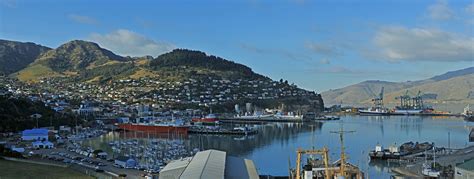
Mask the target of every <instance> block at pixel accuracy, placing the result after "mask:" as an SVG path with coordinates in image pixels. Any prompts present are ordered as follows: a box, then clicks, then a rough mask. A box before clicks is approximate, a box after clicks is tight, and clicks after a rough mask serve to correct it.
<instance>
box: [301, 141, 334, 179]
mask: <svg viewBox="0 0 474 179" xmlns="http://www.w3.org/2000/svg"><path fill="white" fill-rule="evenodd" d="M328 152H329V150H328V148H326V147H323V149H321V150H314V149H313V150H303V149H300V148H298V150H296V179H301V157H302V155H304V154H305V155H321V156H322V158H323V162H324V168H325V169H324V175H325V178H330V176H331V175H330V174H329V155H328Z"/></svg>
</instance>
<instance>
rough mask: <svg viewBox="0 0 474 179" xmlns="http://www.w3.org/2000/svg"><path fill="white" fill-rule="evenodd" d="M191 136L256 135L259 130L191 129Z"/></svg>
mask: <svg viewBox="0 0 474 179" xmlns="http://www.w3.org/2000/svg"><path fill="white" fill-rule="evenodd" d="M188 133H190V134H214V135H255V134H258V130H248V131H241V130H205V129H204V130H203V129H189V131H188Z"/></svg>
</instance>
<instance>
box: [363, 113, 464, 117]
mask: <svg viewBox="0 0 474 179" xmlns="http://www.w3.org/2000/svg"><path fill="white" fill-rule="evenodd" d="M357 114H358V115H361V116H441V117H462V115H460V114H438V113H412V114H407V113H383V114H361V113H357Z"/></svg>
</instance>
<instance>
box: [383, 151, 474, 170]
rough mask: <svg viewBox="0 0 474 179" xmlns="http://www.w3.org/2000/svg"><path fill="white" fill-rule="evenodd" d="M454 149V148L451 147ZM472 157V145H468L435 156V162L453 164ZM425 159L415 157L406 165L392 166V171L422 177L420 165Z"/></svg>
mask: <svg viewBox="0 0 474 179" xmlns="http://www.w3.org/2000/svg"><path fill="white" fill-rule="evenodd" d="M452 150H454V149H452ZM470 158H474V146H469V147H466V148H463V149H458V150H457V151H455V152H452V153H450V154H444V155H439V154H437V156H436V162H437V163H439V164H440V165H441V166H448V165H451V166H455V165H456V164H457V163H460V162H463V161H464V160H466V159H470ZM424 162H425V161H424V160H423V159H416V158H414V160H412V161H410V162H408V163H407V164H406V165H404V166H401V167H396V168H392V169H391V170H392V172H395V173H398V174H401V175H405V176H408V177H413V176H417V177H423V174H422V173H421V170H422V165H423V163H424Z"/></svg>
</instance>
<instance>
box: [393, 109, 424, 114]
mask: <svg viewBox="0 0 474 179" xmlns="http://www.w3.org/2000/svg"><path fill="white" fill-rule="evenodd" d="M421 112H423V110H404V109H397V110H395V111H393V112H392V114H398V115H411V114H420V113H421Z"/></svg>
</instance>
